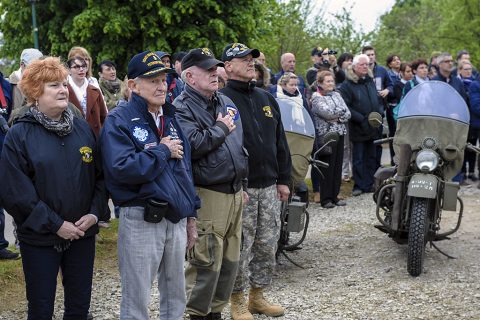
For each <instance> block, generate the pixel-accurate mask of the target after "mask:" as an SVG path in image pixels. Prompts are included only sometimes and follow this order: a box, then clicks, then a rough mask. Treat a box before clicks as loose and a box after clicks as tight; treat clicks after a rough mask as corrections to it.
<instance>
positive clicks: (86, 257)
mask: <svg viewBox="0 0 480 320" xmlns="http://www.w3.org/2000/svg"><path fill="white" fill-rule="evenodd" d="M20 252H21V254H22V264H23V272H24V274H25V284H26V293H27V300H28V320H44V319H45V320H47V319H48V320H51V319H52V316H53V310H54V302H55V291H56V287H57V275H58V272H59V271H61V274H62V284H63V288H64V306H65V310H64V315H63V319H64V320H67V319H68V320H74V319H75V320H86V319H87V314H88V309H89V307H90V297H91V293H92V277H93V260H94V258H95V237H88V238H82V239H79V240H75V241H72V242H71V243H70V248H68V249H67V250H65V251H63V252H57V251H56V250H55V249H54V248H53V246H51V247H40V246H32V245H30V244H26V243H24V242H20Z"/></svg>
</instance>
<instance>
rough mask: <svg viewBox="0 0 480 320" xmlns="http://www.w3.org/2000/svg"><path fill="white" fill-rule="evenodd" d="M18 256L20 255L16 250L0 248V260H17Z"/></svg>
mask: <svg viewBox="0 0 480 320" xmlns="http://www.w3.org/2000/svg"><path fill="white" fill-rule="evenodd" d="M19 258H20V255H19V254H18V253H16V252H12V251H10V250H8V249H2V250H0V260H17V259H19Z"/></svg>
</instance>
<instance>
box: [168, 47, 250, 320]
mask: <svg viewBox="0 0 480 320" xmlns="http://www.w3.org/2000/svg"><path fill="white" fill-rule="evenodd" d="M218 67H223V62H222V61H220V60H217V59H215V56H214V55H213V53H212V52H211V51H210V49H208V48H197V49H193V50H190V52H189V53H188V54H187V55H186V56H185V57H184V58H183V60H182V70H183V71H182V78H183V79H184V80H185V83H186V86H185V90H183V92H182V93H181V94H180V96H179V97H178V98H177V99H175V101H174V105H175V107H177V114H178V119H179V120H178V121H179V123H180V125H181V126H182V130H183V131H184V132H185V135H186V136H187V137H188V140H189V141H190V146H191V148H192V159H193V160H192V167H193V180H194V183H195V187H196V190H197V192H198V196H199V197H200V199H201V200H202V208H201V209H200V210H199V211H198V219H197V228H198V230H202V231H201V232H199V236H198V239H197V242H196V243H195V246H194V247H193V248H192V249H191V250H189V252H188V255H187V257H188V264H187V268H186V270H185V276H186V282H187V309H186V310H187V313H188V314H189V315H190V319H191V320H206V319H208V320H210V319H222V315H221V313H222V311H223V309H224V308H225V306H226V305H227V304H228V299H229V297H230V294H231V293H232V288H233V283H234V281H235V276H236V272H237V268H238V262H239V258H240V243H241V239H242V210H243V201H247V199H248V198H247V197H246V196H247V193H246V192H245V190H246V187H247V185H246V178H247V171H248V170H247V164H248V155H247V153H246V152H245V151H244V148H243V130H242V121H241V119H240V114H239V112H238V110H237V107H236V106H235V104H234V103H233V102H232V100H230V99H229V98H227V97H226V96H225V95H224V94H222V93H219V92H218V91H217V90H218V70H217V68H218ZM219 159H221V160H219ZM242 200H243V201H242ZM206 243H209V246H206V245H205V244H206Z"/></svg>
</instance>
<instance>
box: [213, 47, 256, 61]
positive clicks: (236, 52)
mask: <svg viewBox="0 0 480 320" xmlns="http://www.w3.org/2000/svg"><path fill="white" fill-rule="evenodd" d="M249 54H251V55H252V57H253V58H258V57H259V56H260V51H259V50H258V49H250V48H248V47H247V46H246V45H244V44H242V43H231V44H229V45H228V46H226V47H225V49H223V54H222V60H223V61H230V60H232V59H234V58H242V57H245V56H247V55H249Z"/></svg>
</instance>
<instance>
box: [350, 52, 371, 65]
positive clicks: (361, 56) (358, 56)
mask: <svg viewBox="0 0 480 320" xmlns="http://www.w3.org/2000/svg"><path fill="white" fill-rule="evenodd" d="M360 59H365V60H367V62H369V61H370V58H369V57H368V56H367V55H366V54H364V53H362V54H358V55H356V56H355V57H353V61H352V67H354V66H356V65H357V64H358V63H359V62H360Z"/></svg>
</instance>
